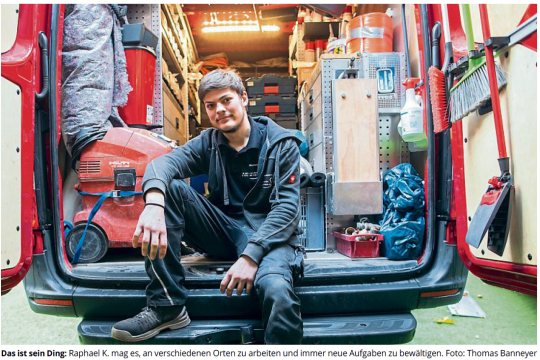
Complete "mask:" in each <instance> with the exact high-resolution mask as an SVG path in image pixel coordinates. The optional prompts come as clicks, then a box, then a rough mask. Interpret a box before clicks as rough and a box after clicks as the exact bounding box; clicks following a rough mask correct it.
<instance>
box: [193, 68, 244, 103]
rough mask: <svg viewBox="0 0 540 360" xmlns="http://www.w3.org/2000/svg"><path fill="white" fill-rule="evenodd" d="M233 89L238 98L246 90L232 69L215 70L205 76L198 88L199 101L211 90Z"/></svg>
mask: <svg viewBox="0 0 540 360" xmlns="http://www.w3.org/2000/svg"><path fill="white" fill-rule="evenodd" d="M227 88H231V89H233V90H234V91H235V92H236V93H238V95H239V96H240V97H242V95H243V94H244V91H246V89H245V88H244V84H243V83H242V79H241V78H240V75H238V73H237V72H236V70H233V69H216V70H214V71H211V72H209V73H208V74H206V75H205V76H204V77H203V78H202V80H201V85H200V86H199V99H201V101H204V97H205V96H206V94H208V92H210V91H212V90H221V89H227Z"/></svg>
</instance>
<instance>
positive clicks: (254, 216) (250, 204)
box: [142, 116, 301, 264]
mask: <svg viewBox="0 0 540 360" xmlns="http://www.w3.org/2000/svg"><path fill="white" fill-rule="evenodd" d="M252 119H253V121H255V122H258V123H261V124H263V125H265V126H267V131H266V140H265V142H264V145H263V147H262V149H261V151H260V155H259V164H258V171H257V182H256V184H255V186H254V187H253V188H252V189H251V191H250V192H249V193H248V194H247V195H246V198H245V199H244V203H243V209H244V216H245V217H246V219H247V221H248V223H249V224H250V226H251V227H252V228H253V230H255V233H254V234H253V236H252V237H251V238H250V239H249V242H248V245H247V247H246V249H245V250H244V252H243V255H246V256H249V257H250V258H251V259H253V260H254V261H255V262H256V263H257V264H259V263H260V262H261V259H262V258H263V257H264V256H265V255H266V254H267V253H268V252H269V251H270V250H271V249H272V248H273V247H274V246H276V245H279V244H283V243H289V244H291V245H297V244H299V240H298V238H297V235H298V223H299V222H300V180H299V179H300V150H299V149H298V145H299V144H300V143H301V140H300V139H299V138H298V137H296V136H295V135H294V134H293V133H292V132H291V131H289V130H286V129H284V128H282V127H280V126H278V125H277V124H276V123H275V122H274V121H272V120H271V119H269V118H267V117H263V116H261V117H255V118H252ZM218 133H219V130H216V129H208V130H205V131H203V132H202V133H201V135H200V136H198V137H196V138H194V139H192V140H190V141H188V142H187V143H186V144H185V145H183V146H180V147H178V148H176V149H174V150H173V151H171V152H170V153H168V154H165V155H162V156H160V157H158V158H156V159H154V160H153V161H152V162H150V164H148V166H147V167H146V172H145V174H144V177H143V182H142V190H143V192H144V193H145V195H146V192H147V191H148V190H149V189H152V188H157V189H159V190H161V191H162V192H163V193H164V194H166V193H167V189H168V186H169V183H170V182H171V180H173V179H185V178H189V177H193V176H197V175H201V174H208V190H209V192H210V196H209V198H208V199H209V200H210V202H212V203H213V204H215V205H228V204H229V195H228V187H227V177H226V175H225V169H224V165H223V160H222V157H221V153H220V151H219V147H218V144H217V135H218Z"/></svg>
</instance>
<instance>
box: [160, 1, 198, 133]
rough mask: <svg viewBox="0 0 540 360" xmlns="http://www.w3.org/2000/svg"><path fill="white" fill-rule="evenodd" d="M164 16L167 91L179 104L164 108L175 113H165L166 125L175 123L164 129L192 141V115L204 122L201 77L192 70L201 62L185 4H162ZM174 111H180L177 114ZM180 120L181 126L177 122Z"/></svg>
mask: <svg viewBox="0 0 540 360" xmlns="http://www.w3.org/2000/svg"><path fill="white" fill-rule="evenodd" d="M161 17H162V23H161V26H162V32H161V33H162V36H161V40H162V44H163V57H162V60H163V61H164V62H165V63H166V64H167V68H168V72H167V71H164V73H163V78H164V80H165V81H164V82H165V84H166V86H167V89H166V90H167V91H164V94H165V95H166V96H168V97H169V100H171V101H173V102H175V103H176V104H172V105H170V104H169V105H170V106H168V107H167V108H166V109H165V110H166V111H169V112H173V114H170V113H169V114H165V118H167V119H169V121H168V122H165V126H166V127H167V126H171V124H172V125H173V126H172V128H170V129H165V131H166V132H169V133H173V134H176V135H178V136H179V137H181V139H179V140H180V142H181V143H182V142H185V141H187V140H189V139H190V138H191V136H190V135H191V134H192V133H193V129H190V128H189V123H190V122H189V119H190V117H191V118H194V119H195V122H196V123H197V124H200V123H201V119H200V103H199V98H198V94H197V89H198V85H199V79H198V76H197V74H195V73H194V71H193V69H194V68H195V65H196V63H197V61H198V54H197V49H196V47H195V44H194V42H193V36H192V34H191V28H190V27H189V24H188V21H187V17H186V15H185V14H184V12H183V11H182V7H181V6H180V5H178V4H169V5H167V4H161ZM175 111H178V112H179V114H174V112H175ZM171 119H174V121H172V120H171ZM178 122H180V125H177V123H178Z"/></svg>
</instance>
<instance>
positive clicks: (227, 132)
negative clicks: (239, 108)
mask: <svg viewBox="0 0 540 360" xmlns="http://www.w3.org/2000/svg"><path fill="white" fill-rule="evenodd" d="M245 118H246V112H245V110H244V112H243V113H242V121H240V123H239V124H238V125H236V126H235V127H233V128H232V129H229V130H221V131H222V132H223V133H224V134H234V133H235V132H237V131H238V129H240V126H241V125H242V124H243V123H244V119H245Z"/></svg>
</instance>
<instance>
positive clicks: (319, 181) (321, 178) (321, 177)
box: [311, 172, 326, 187]
mask: <svg viewBox="0 0 540 360" xmlns="http://www.w3.org/2000/svg"><path fill="white" fill-rule="evenodd" d="M325 182H326V175H325V174H323V173H320V172H316V173H313V175H311V186H313V187H321V186H324V183H325Z"/></svg>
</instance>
